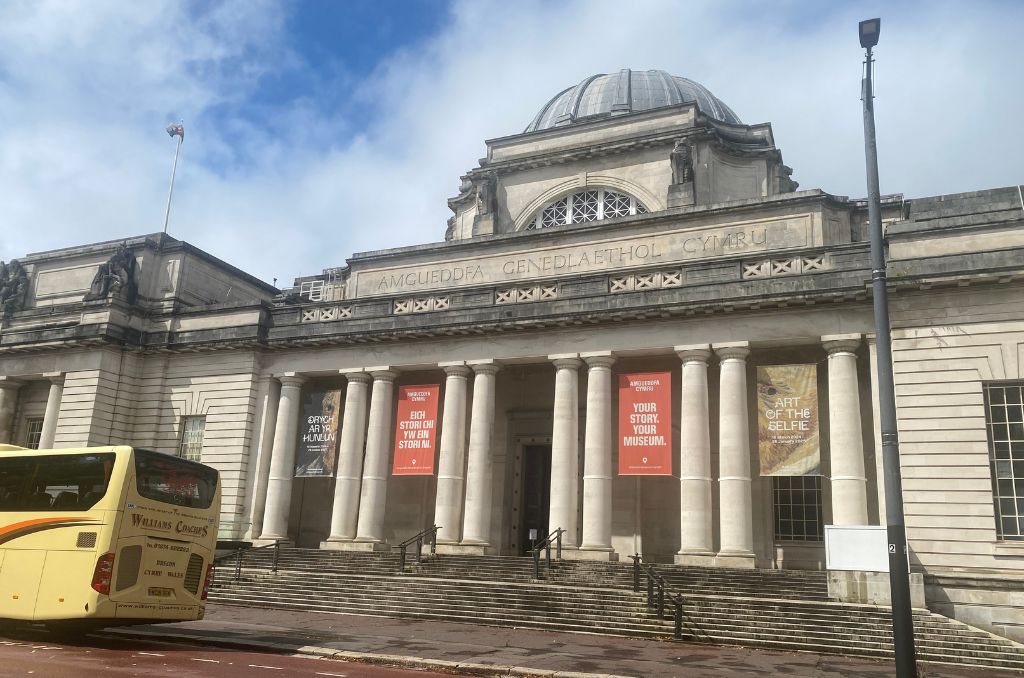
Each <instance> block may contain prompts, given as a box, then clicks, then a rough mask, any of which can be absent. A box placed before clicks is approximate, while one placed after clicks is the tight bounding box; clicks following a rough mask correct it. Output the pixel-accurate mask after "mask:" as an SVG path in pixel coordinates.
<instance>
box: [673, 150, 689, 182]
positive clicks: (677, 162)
mask: <svg viewBox="0 0 1024 678" xmlns="http://www.w3.org/2000/svg"><path fill="white" fill-rule="evenodd" d="M692 156H693V151H692V150H691V149H690V146H689V144H687V143H686V142H685V141H677V142H676V147H675V148H673V149H672V154H671V156H670V157H671V160H672V183H673V184H685V183H687V182H690V181H693V157H692Z"/></svg>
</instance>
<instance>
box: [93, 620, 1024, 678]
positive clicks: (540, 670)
mask: <svg viewBox="0 0 1024 678" xmlns="http://www.w3.org/2000/svg"><path fill="white" fill-rule="evenodd" d="M105 633H109V634H117V635H120V636H128V637H136V638H140V639H147V640H156V639H159V640H162V641H175V640H177V641H181V642H195V643H201V644H204V645H211V646H219V647H230V648H235V649H245V650H259V651H265V652H266V651H269V652H279V653H287V654H301V655H309V656H318V657H325V658H332V659H340V660H344V661H349V662H362V663H370V664H380V665H385V666H397V667H406V668H416V669H420V670H425V671H434V672H437V673H448V674H452V675H463V676H544V677H550V678H597V677H600V678H609V677H614V678H619V677H624V676H629V677H633V678H647V677H651V678H654V677H657V678H662V677H664V678H669V677H672V676H680V677H683V676H685V677H686V678H703V677H705V676H706V677H709V678H734V677H737V676H753V675H757V676H766V675H767V676H796V677H801V678H803V677H805V676H808V677H815V678H818V677H822V678H832V677H836V678H839V677H842V678H861V677H863V678H875V677H881V676H891V675H893V671H894V669H893V664H892V662H891V661H876V660H872V659H862V658H852V657H837V656H832V655H820V654H815V653H811V652H775V651H766V650H754V649H750V648H740V647H723V646H714V645H703V644H695V643H683V642H674V641H672V640H670V639H666V640H653V639H639V638H619V637H615V636H606V635H597V634H586V633H559V632H549V631H538V630H534V629H520V628H504V627H494V626H483V625H476V624H465V623H456V622H441V621H424V620H413V619H394V618H389V617H371V616H362V615H348V614H329V613H322V612H301V611H290V610H272V609H263V608H250V607H238V606H233V605H219V604H216V603H211V604H209V605H208V606H207V608H206V618H205V619H204V620H202V621H197V622H182V623H176V624H160V625H152V626H133V627H125V628H120V629H110V630H109V631H107V632H105ZM919 675H920V676H927V677H928V678H982V677H985V678H1021V674H1019V673H1016V672H1011V671H998V670H993V669H979V668H967V667H964V666H959V665H945V664H919Z"/></svg>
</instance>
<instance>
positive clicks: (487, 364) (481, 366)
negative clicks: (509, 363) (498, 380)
mask: <svg viewBox="0 0 1024 678" xmlns="http://www.w3.org/2000/svg"><path fill="white" fill-rule="evenodd" d="M466 364H467V365H469V366H470V367H471V368H473V372H475V373H476V374H497V373H498V371H499V370H500V369H501V365H499V364H498V363H496V362H494V361H493V360H467V361H466Z"/></svg>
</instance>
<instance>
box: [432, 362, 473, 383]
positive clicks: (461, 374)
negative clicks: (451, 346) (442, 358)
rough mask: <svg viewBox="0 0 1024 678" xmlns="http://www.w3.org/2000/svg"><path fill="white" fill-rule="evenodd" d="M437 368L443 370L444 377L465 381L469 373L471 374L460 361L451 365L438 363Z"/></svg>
mask: <svg viewBox="0 0 1024 678" xmlns="http://www.w3.org/2000/svg"><path fill="white" fill-rule="evenodd" d="M437 366H438V367H440V368H441V369H442V370H444V373H445V375H446V376H448V377H456V378H462V379H465V378H467V377H468V376H469V374H470V372H472V370H470V369H469V368H468V367H466V363H465V362H461V361H459V362H451V363H438V364H437Z"/></svg>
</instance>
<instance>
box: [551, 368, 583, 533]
mask: <svg viewBox="0 0 1024 678" xmlns="http://www.w3.org/2000/svg"><path fill="white" fill-rule="evenodd" d="M550 359H551V360H552V361H554V364H555V408H554V424H553V427H552V432H551V498H550V503H549V507H550V508H549V511H548V530H552V531H553V530H554V529H555V528H558V527H560V528H562V529H563V530H565V531H566V532H565V534H564V535H563V536H562V548H563V549H564V548H576V544H577V539H578V534H577V532H578V530H577V524H576V523H577V518H576V507H577V503H578V498H579V445H580V443H579V437H580V431H579V409H580V402H579V401H580V394H579V376H578V373H577V372H578V370H579V368H580V366H581V365H582V364H583V363H582V361H581V360H580V359H579V358H577V357H576V354H575V353H572V354H569V355H556V356H550Z"/></svg>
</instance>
